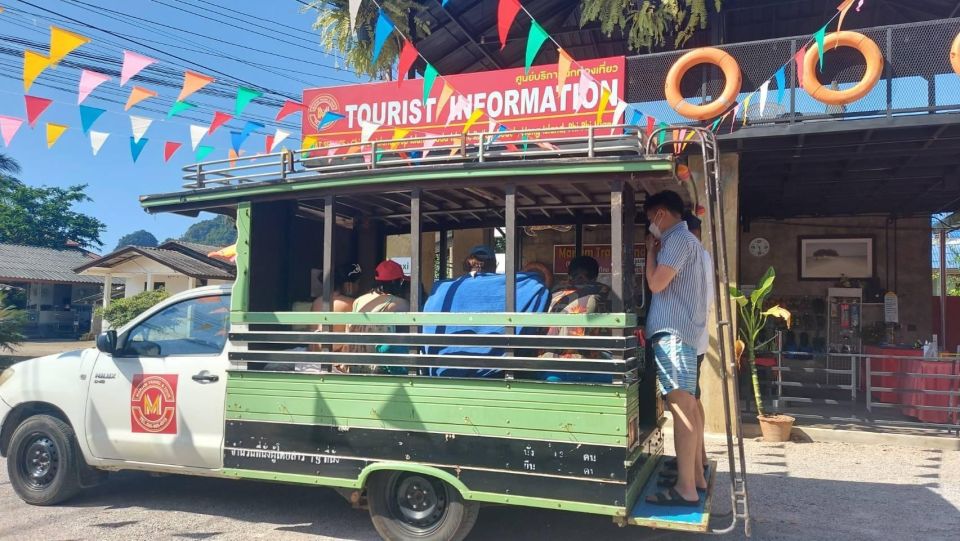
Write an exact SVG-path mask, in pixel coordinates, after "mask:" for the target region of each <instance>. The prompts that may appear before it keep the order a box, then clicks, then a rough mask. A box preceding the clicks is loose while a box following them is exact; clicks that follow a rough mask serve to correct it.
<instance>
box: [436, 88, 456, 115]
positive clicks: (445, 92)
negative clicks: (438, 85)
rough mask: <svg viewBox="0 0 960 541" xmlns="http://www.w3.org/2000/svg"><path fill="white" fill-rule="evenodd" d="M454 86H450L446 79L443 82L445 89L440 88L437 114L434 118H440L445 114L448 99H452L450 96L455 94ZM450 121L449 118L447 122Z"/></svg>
mask: <svg viewBox="0 0 960 541" xmlns="http://www.w3.org/2000/svg"><path fill="white" fill-rule="evenodd" d="M453 92H454V88H453V87H452V86H450V84H449V83H447V82H446V81H444V82H443V89H442V90H440V98H438V99H437V114H436V116H434V118H440V116H441V115H442V114H443V108H444V107H445V106H446V105H447V101H448V100H449V99H450V96H452V95H453ZM449 123H450V119H449V118H448V119H447V124H449Z"/></svg>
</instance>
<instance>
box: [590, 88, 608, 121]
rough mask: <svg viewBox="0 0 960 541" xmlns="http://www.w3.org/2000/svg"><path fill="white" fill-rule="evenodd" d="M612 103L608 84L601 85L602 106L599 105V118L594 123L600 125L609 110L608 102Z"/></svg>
mask: <svg viewBox="0 0 960 541" xmlns="http://www.w3.org/2000/svg"><path fill="white" fill-rule="evenodd" d="M609 103H610V89H609V88H607V87H606V86H601V87H600V106H599V107H597V118H596V121H594V124H597V125H599V124H600V123H601V121H602V120H603V114H604V113H605V112H607V104H609Z"/></svg>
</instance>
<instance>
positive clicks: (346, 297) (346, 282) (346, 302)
mask: <svg viewBox="0 0 960 541" xmlns="http://www.w3.org/2000/svg"><path fill="white" fill-rule="evenodd" d="M362 272H363V271H362V270H361V269H360V265H359V264H358V263H344V264H343V265H339V266H337V267H336V268H335V269H334V271H333V296H332V297H331V300H332V301H333V302H332V305H333V306H332V307H331V308H332V310H331V311H333V312H352V311H353V301H354V298H353V295H356V294H357V291H358V289H359V283H360V275H361V273H362ZM318 279H319V280H320V281H321V283H322V282H323V273H321V274H320V276H319V278H318ZM311 309H312V310H313V311H314V312H322V311H323V295H322V294H321V295H320V296H319V297H317V298H316V299H314V301H313V306H312V307H311ZM320 327H321V326H320V325H318V326H317V330H318V331H319V330H320ZM330 327H331V329H330V331H331V332H343V331H344V330H345V329H346V326H345V325H331V326H330ZM311 349H313V350H314V351H317V350H318V349H319V348H311ZM332 349H333V351H342V350H343V344H334V345H333V347H332Z"/></svg>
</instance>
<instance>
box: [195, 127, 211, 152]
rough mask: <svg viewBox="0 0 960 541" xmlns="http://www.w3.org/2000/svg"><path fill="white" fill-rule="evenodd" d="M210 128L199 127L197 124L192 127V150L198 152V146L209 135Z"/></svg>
mask: <svg viewBox="0 0 960 541" xmlns="http://www.w3.org/2000/svg"><path fill="white" fill-rule="evenodd" d="M209 129H210V127H209V126H198V125H196V124H191V125H190V149H191V150H194V151H196V150H197V145H199V144H200V141H202V140H203V136H204V135H206V134H207V130H209Z"/></svg>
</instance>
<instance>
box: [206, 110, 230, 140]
mask: <svg viewBox="0 0 960 541" xmlns="http://www.w3.org/2000/svg"><path fill="white" fill-rule="evenodd" d="M231 118H233V115H231V114H230V113H224V112H222V111H216V112H214V113H213V120H212V121H211V122H210V127H209V128H208V129H207V135H213V132H215V131H217V128H219V127H220V126H223V125H224V124H226V123H227V122H229V121H230V119H231Z"/></svg>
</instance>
